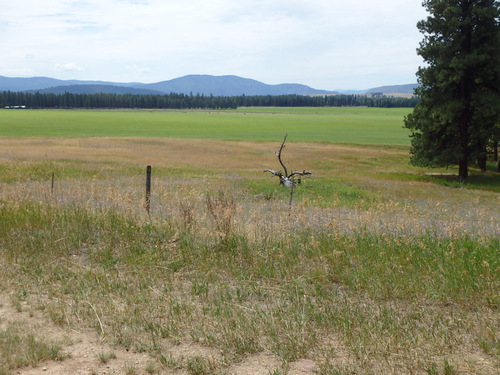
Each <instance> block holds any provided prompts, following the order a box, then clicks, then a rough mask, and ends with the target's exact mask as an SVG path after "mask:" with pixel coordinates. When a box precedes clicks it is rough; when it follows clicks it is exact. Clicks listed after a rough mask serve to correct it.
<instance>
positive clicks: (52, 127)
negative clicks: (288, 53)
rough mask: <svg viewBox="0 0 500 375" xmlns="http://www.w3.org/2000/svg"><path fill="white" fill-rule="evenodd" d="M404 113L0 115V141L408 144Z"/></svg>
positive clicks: (344, 110) (69, 112) (279, 110)
mask: <svg viewBox="0 0 500 375" xmlns="http://www.w3.org/2000/svg"><path fill="white" fill-rule="evenodd" d="M410 111H411V109H409V108H391V109H387V108H360V107H353V108H275V107H270V108H264V107H252V108H239V109H238V110H234V111H194V110H193V111H139V110H138V111H130V110H108V111H106V110H5V109H2V110H0V136H3V137H160V138H192V139H194V138H197V139H221V140H251V141H276V140H277V139H278V140H279V139H282V137H283V135H284V134H285V133H287V134H290V137H289V141H290V142H293V141H302V142H309V141H322V142H334V143H357V144H384V145H409V141H410V140H409V137H408V134H409V133H408V131H407V130H405V129H403V119H404V116H405V115H407V114H408V113H410Z"/></svg>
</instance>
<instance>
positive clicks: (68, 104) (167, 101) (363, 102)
mask: <svg viewBox="0 0 500 375" xmlns="http://www.w3.org/2000/svg"><path fill="white" fill-rule="evenodd" d="M417 102H418V98H417V97H412V98H402V97H392V96H381V95H375V96H366V95H328V96H303V95H266V96H245V95H241V96H212V95H210V96H205V95H199V94H198V95H185V94H174V93H171V94H169V95H132V94H123V95H119V94H104V93H103V94H72V93H65V94H42V93H27V92H11V91H4V92H1V93H0V108H7V107H9V108H13V107H21V106H24V107H25V108H151V109H197V108H198V109H235V108H238V107H325V106H327V107H342V106H366V107H386V108H392V107H411V108H413V107H415V105H416V104H417Z"/></svg>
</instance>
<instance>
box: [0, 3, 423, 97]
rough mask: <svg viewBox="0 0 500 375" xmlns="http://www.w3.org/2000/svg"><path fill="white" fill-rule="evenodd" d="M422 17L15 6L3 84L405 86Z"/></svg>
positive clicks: (391, 12) (6, 23)
mask: <svg viewBox="0 0 500 375" xmlns="http://www.w3.org/2000/svg"><path fill="white" fill-rule="evenodd" d="M424 16H425V12H424V10H423V8H422V7H421V5H420V1H416V0H379V1H376V2H375V1H373V0H353V1H349V2H346V1H343V0H342V1H340V0H315V1H310V0H288V1H284V0H239V1H234V0H212V1H206V0H190V1H185V0H80V1H72V0H46V1H44V2H39V1H37V0H20V1H19V2H15V4H14V3H13V2H10V3H9V4H6V5H5V6H3V8H2V12H0V33H1V37H0V50H2V59H0V75H2V74H6V72H12V71H15V70H17V71H24V72H26V71H29V72H32V73H30V74H33V75H50V74H51V73H53V71H54V69H56V70H57V73H58V76H57V77H56V78H65V79H67V78H77V79H103V80H117V81H141V80H144V81H147V82H153V81H160V80H166V79H171V78H175V77H178V76H181V75H186V74H197V73H206V74H217V75H220V74H237V75H240V76H243V77H248V78H254V79H258V80H261V81H264V82H266V83H281V82H298V83H304V84H308V85H311V86H313V87H318V88H323V89H334V88H350V87H354V88H366V87H372V86H377V85H379V84H380V85H381V84H398V83H408V82H413V81H415V78H414V73H415V71H416V70H417V68H418V65H419V62H420V59H419V58H418V56H417V55H416V52H415V49H416V47H417V46H418V42H419V40H420V39H421V36H420V35H419V33H418V31H417V29H416V26H415V25H416V22H417V21H418V20H419V19H422V18H423V17H424ZM4 51H5V52H4ZM28 55H30V56H36V59H27V58H26V56H28ZM68 61H69V62H70V63H68ZM82 67H85V69H83V68H82ZM130 67H134V68H133V69H132V68H130Z"/></svg>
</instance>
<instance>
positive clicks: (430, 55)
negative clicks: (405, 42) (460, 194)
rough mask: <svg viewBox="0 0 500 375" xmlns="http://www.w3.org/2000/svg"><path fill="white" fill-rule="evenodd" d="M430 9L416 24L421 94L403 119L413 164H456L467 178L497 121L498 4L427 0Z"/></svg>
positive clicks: (499, 117) (499, 98)
mask: <svg viewBox="0 0 500 375" xmlns="http://www.w3.org/2000/svg"><path fill="white" fill-rule="evenodd" d="M423 6H424V7H425V8H426V10H427V11H428V12H429V13H430V16H429V17H428V18H427V19H426V20H422V21H420V22H419V23H418V24H417V27H418V29H419V30H420V32H422V33H423V34H424V39H423V40H422V42H421V43H420V47H419V48H418V49H417V52H418V54H419V55H420V56H421V57H422V58H423V59H424V61H425V62H426V65H425V66H424V67H421V68H419V70H418V72H417V76H418V81H419V83H420V84H421V85H420V87H419V88H417V89H416V90H415V94H416V95H418V96H419V97H420V103H419V104H417V106H416V107H415V109H414V111H413V112H412V113H411V114H410V115H409V116H408V117H407V118H406V119H405V127H406V128H408V129H410V130H411V132H412V134H411V138H412V140H411V144H412V148H411V153H412V157H411V163H412V164H414V165H418V166H427V167H441V166H448V165H457V164H458V167H459V176H460V178H462V179H465V178H467V177H468V167H469V165H470V163H471V162H472V161H474V160H484V162H485V160H486V146H487V144H488V142H490V141H491V139H492V137H493V136H494V133H495V130H494V129H495V127H496V124H497V123H498V122H499V120H500V26H499V14H500V9H499V2H498V1H495V0H426V1H424V2H423Z"/></svg>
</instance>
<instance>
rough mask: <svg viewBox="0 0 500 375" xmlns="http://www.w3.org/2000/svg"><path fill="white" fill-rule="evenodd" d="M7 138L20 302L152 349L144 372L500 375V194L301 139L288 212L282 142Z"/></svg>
mask: <svg viewBox="0 0 500 375" xmlns="http://www.w3.org/2000/svg"><path fill="white" fill-rule="evenodd" d="M0 143H1V145H0V146H1V147H0V150H1V151H0V168H2V170H3V172H5V173H4V174H3V177H2V178H3V180H2V181H3V182H2V183H1V184H0V187H1V190H0V220H2V223H3V224H4V225H3V226H2V227H0V250H1V254H2V256H1V257H0V275H1V276H0V281H1V285H2V289H3V293H4V294H10V295H12V296H14V297H13V298H12V299H11V301H10V302H8V303H11V304H12V305H13V306H17V307H18V309H19V310H20V311H23V312H31V314H32V315H33V316H35V315H37V314H41V315H42V317H43V319H44V321H45V322H51V324H55V325H59V326H61V327H63V328H66V329H68V330H72V331H78V332H82V331H84V330H86V329H89V328H90V329H92V330H93V331H94V334H95V335H96V336H98V337H100V339H101V341H103V342H105V343H106V344H108V345H112V346H114V347H116V348H117V352H118V350H123V349H127V350H130V352H143V353H147V354H148V355H149V356H150V358H151V361H150V362H148V364H147V366H144V368H142V369H135V368H134V369H133V370H132V367H129V370H130V372H131V373H132V371H133V372H134V373H135V372H136V371H143V372H144V373H162V372H163V373H190V374H209V373H221V374H222V373H228V374H229V373H231V374H233V373H234V374H249V373H252V371H253V372H255V371H261V370H262V369H263V368H264V369H266V368H267V369H268V372H269V373H273V374H278V373H280V374H285V373H289V374H295V373H297V374H298V373H301V372H300V371H302V370H303V369H304V368H305V367H307V366H308V365H309V364H311V363H312V364H313V365H314V366H312V365H311V366H309V367H308V369H307V371H309V373H312V372H313V371H315V372H316V373H319V374H352V373H356V374H365V373H366V374H391V373H392V374H420V373H422V374H458V373H478V374H496V373H497V369H498V366H499V365H500V363H499V361H500V357H499V355H500V351H499V345H498V343H499V340H500V335H499V324H500V321H499V318H498V308H499V306H500V296H499V293H498V288H499V287H500V280H499V276H498V275H499V273H500V272H499V271H500V268H499V267H500V264H499V254H498V245H499V241H498V238H499V229H500V227H499V224H498V222H499V221H498V212H499V208H500V207H499V206H500V202H499V196H498V193H495V192H491V191H488V190H484V191H472V190H468V189H464V188H450V187H446V186H441V185H437V184H434V183H431V182H426V181H419V180H418V179H415V178H406V174H409V175H411V176H413V175H418V171H417V170H409V167H408V166H407V161H406V159H405V154H406V151H405V150H404V149H402V148H373V147H372V148H369V147H358V146H338V145H327V144H302V143H293V142H292V143H289V144H287V148H286V149H285V151H284V156H285V160H286V163H288V164H289V165H291V166H292V167H293V168H294V169H299V170H301V169H307V170H311V171H313V173H314V177H313V179H310V180H307V181H305V182H304V183H303V186H301V187H300V188H298V189H297V193H296V197H295V199H294V206H293V210H292V212H291V214H289V211H288V199H287V198H288V193H287V192H286V191H284V190H281V189H280V187H278V186H277V185H276V181H274V180H272V179H270V178H267V177H266V176H265V175H264V174H263V173H262V170H263V169H265V168H278V167H279V166H278V165H276V164H277V160H276V156H275V155H274V151H275V148H276V146H277V145H274V144H269V143H250V142H237V143H231V142H218V141H191V140H190V141H185V140H156V139H155V140H137V139H116V140H114V139H62V140H56V139H23V140H17V139H12V140H5V139H2V140H0ZM146 164H151V165H153V194H152V201H151V207H152V211H151V215H150V216H149V215H147V214H146V212H145V210H144V208H143V200H144V179H145V166H146ZM51 170H55V171H56V184H55V189H54V191H53V192H51V189H50V173H49V172H50V171H51ZM20 171H21V172H22V173H20ZM402 175H404V176H403V178H402V177H401V176H402ZM4 303H5V302H4ZM0 323H1V322H0ZM0 328H1V327H0ZM0 333H1V332H0ZM109 353H115V351H114V350H112V351H111V350H109V349H106V350H102V351H101V352H100V356H101V357H102V358H101V359H100V361H101V362H105V361H104V359H106V361H108V360H110V359H111V362H113V361H116V360H119V355H117V357H118V359H113V358H112V356H110V355H109ZM256 358H257V359H259V360H261V362H262V361H263V362H264V363H266V365H265V366H260V367H259V363H255V359H256ZM257 362H259V361H258V360H257ZM5 363H6V364H5ZM5 363H2V362H0V366H3V367H0V373H1V371H4V373H9V372H10V371H11V370H12V369H13V367H12V366H11V365H9V363H10V362H5ZM260 364H262V363H260ZM266 366H268V367H266ZM312 368H314V370H313V369H312ZM294 371H295V372H294ZM304 371H306V370H304Z"/></svg>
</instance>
